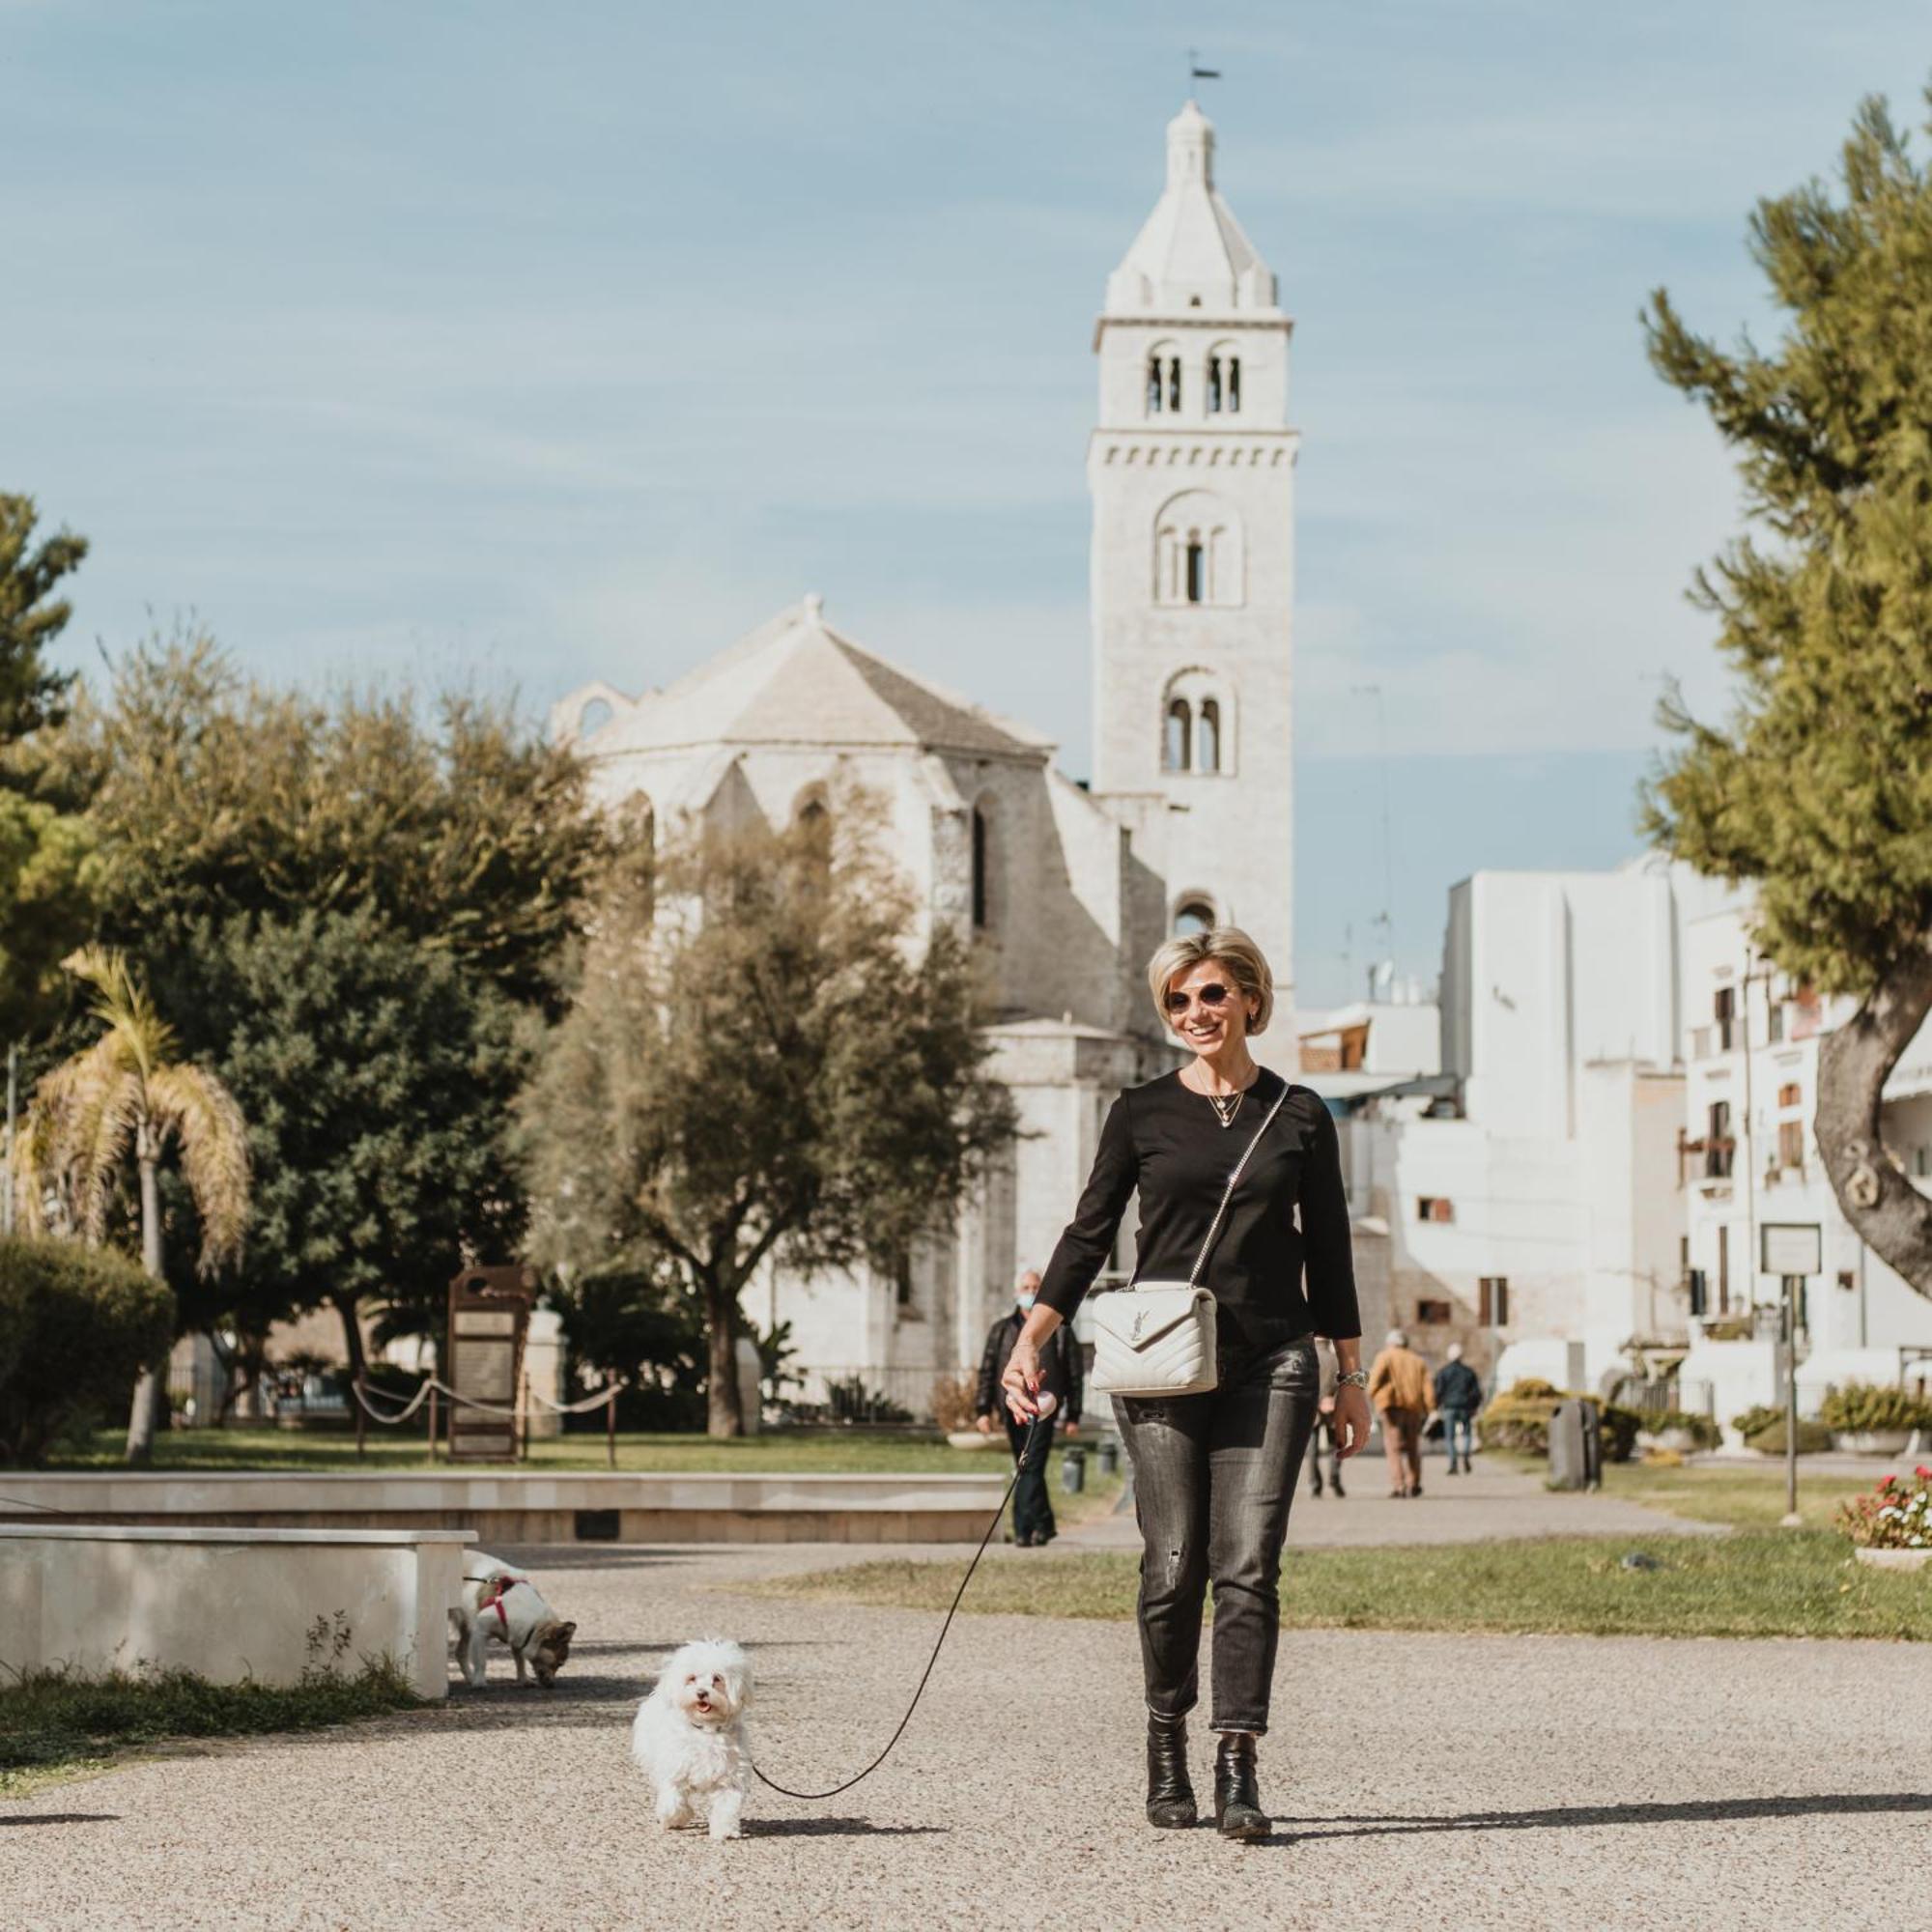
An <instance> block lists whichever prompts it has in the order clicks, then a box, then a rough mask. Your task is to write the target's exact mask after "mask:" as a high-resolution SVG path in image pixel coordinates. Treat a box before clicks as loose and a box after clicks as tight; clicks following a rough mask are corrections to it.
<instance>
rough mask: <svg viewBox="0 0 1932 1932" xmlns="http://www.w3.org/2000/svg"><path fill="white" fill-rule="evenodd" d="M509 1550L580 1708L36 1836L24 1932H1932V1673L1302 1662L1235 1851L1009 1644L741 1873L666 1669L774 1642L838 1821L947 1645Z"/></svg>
mask: <svg viewBox="0 0 1932 1932" xmlns="http://www.w3.org/2000/svg"><path fill="white" fill-rule="evenodd" d="M1425 1500H1426V1499H1425ZM1457 1506H1458V1505H1453V1504H1449V1503H1447V1502H1446V1501H1445V1503H1444V1507H1445V1508H1452V1507H1457ZM1353 1507H1356V1506H1355V1505H1353V1504H1352V1503H1351V1504H1350V1508H1353ZM1401 1507H1402V1506H1400V1505H1397V1504H1393V1503H1387V1502H1382V1501H1376V1502H1371V1501H1369V1500H1368V1499H1366V1498H1365V1499H1364V1500H1363V1502H1362V1503H1361V1504H1360V1505H1359V1508H1360V1509H1361V1511H1362V1513H1363V1514H1364V1516H1365V1517H1366V1516H1368V1515H1369V1514H1370V1512H1371V1511H1373V1512H1374V1513H1375V1514H1376V1515H1381V1514H1394V1513H1397V1512H1398V1511H1399V1510H1400V1508H1401ZM1418 1515H1419V1511H1418ZM504 1553H505V1554H507V1555H511V1556H513V1557H514V1558H516V1559H517V1560H519V1561H520V1562H522V1563H525V1564H526V1565H527V1566H528V1567H529V1568H530V1569H531V1570H532V1571H533V1572H534V1574H535V1575H536V1576H537V1577H540V1578H541V1579H542V1581H543V1582H544V1584H545V1586H546V1589H547V1591H548V1593H549V1595H550V1596H551V1598H552V1601H553V1602H554V1603H555V1604H556V1605H558V1606H559V1608H561V1609H562V1610H563V1611H564V1612H565V1613H566V1614H568V1615H571V1616H573V1617H576V1618H577V1619H578V1620H579V1621H580V1623H581V1625H582V1632H581V1636H580V1641H579V1643H578V1644H577V1646H576V1649H575V1651H574V1653H573V1656H572V1659H571V1662H570V1664H569V1666H568V1668H567V1670H566V1671H565V1674H564V1676H563V1678H562V1680H561V1686H560V1688H559V1690H557V1691H556V1692H555V1693H554V1694H552V1695H549V1696H546V1695H545V1694H544V1693H542V1692H540V1691H537V1690H519V1689H518V1688H517V1687H516V1685H515V1683H514V1681H513V1680H512V1679H511V1677H510V1675H509V1673H508V1670H507V1666H506V1665H505V1664H504V1663H503V1662H502V1661H501V1660H500V1658H499V1659H498V1660H497V1662H496V1663H495V1664H494V1665H493V1669H494V1672H495V1676H494V1680H493V1682H492V1684H491V1685H490V1687H489V1688H488V1689H487V1690H484V1691H483V1692H481V1693H466V1692H464V1691H462V1690H458V1691H457V1692H456V1693H455V1694H454V1695H453V1696H452V1698H451V1700H450V1703H449V1705H448V1707H447V1708H446V1709H442V1710H439V1711H435V1712H430V1713H425V1714H422V1715H420V1716H414V1717H411V1718H407V1719H394V1720H387V1721H384V1722H381V1723H374V1724H368V1725H358V1726H353V1727H350V1728H347V1729H345V1730H342V1731H339V1732H333V1733H328V1734H326V1735H322V1736H316V1737H309V1738H284V1739H266V1740H259V1741H253V1742H249V1743H245V1744H236V1745H223V1746H219V1747H212V1748H207V1749H201V1750H196V1751H191V1752H186V1753H184V1754H181V1755H179V1756H174V1757H170V1758H167V1759H158V1760H152V1761H148V1762H144V1763H137V1764H133V1765H129V1766H127V1767H124V1768H123V1769H121V1770H118V1771H115V1772H112V1773H110V1774H108V1775H107V1776H103V1777H100V1778H97V1779H93V1780H90V1781H87V1782H83V1783H78V1784H71V1785H68V1786H65V1787H62V1788H60V1789H56V1790H52V1791H48V1792H44V1793H43V1794H41V1795H40V1796H39V1797H37V1798H35V1799H32V1800H29V1801H26V1802H22V1803H16V1804H7V1803H4V1802H0V1899H4V1901H5V1918H6V1921H7V1923H8V1924H9V1925H17V1926H20V1927H22V1928H31V1932H68V1928H88V1932H95V1929H96V1928H99V1932H109V1928H112V1932H147V1929H148V1928H176V1927H194V1928H204V1927H205V1928H210V1932H215V1929H216V1928H248V1932H281V1928H303V1932H309V1929H310V1928H314V1929H315V1932H322V1929H323V1928H329V1932H334V1929H335V1928H344V1927H347V1928H352V1932H361V1928H365V1927H366V1928H382V1932H386V1928H418V1927H438V1928H441V1927H449V1928H452V1932H477V1928H479V1927H515V1928H516V1932H595V1928H604V1927H611V1928H616V1927H666V1928H678V1932H684V1929H685V1928H692V1929H693V1932H697V1928H703V1932H714V1928H716V1932H730V1928H737V1927H758V1928H791V1927H799V1928H806V1927H811V1928H826V1932H842V1928H848V1927H873V1926H877V1927H889V1928H895V1932H896V1928H901V1927H908V1926H914V1927H917V1928H919V1932H948V1928H952V1927H959V1928H972V1932H983V1928H985V1927H987V1926H999V1925H1004V1924H1014V1923H1017V1924H1020V1925H1031V1924H1034V1923H1036V1922H1037V1923H1038V1924H1039V1925H1041V1926H1043V1927H1051V1928H1055V1929H1056V1932H1059V1928H1065V1932H1087V1929H1088V1928H1094V1932H1100V1928H1106V1932H1116V1928H1122V1927H1135V1926H1161V1927H1167V1928H1185V1932H1195V1928H1215V1927H1230V1928H1233V1927H1240V1928H1242V1932H1254V1928H1257V1927H1271V1928H1273V1927H1280V1928H1298V1927H1319V1928H1321V1932H1353V1929H1354V1928H1358V1927H1359V1928H1384V1927H1386V1928H1390V1932H1414V1928H1417V1927H1435V1926H1449V1927H1456V1928H1470V1932H1486V1928H1497V1932H1504V1928H1507V1932H1522V1928H1524V1927H1535V1928H1537V1932H1546V1928H1547V1929H1548V1932H1567V1928H1571V1927H1577V1928H1582V1927H1590V1928H1597V1927H1601V1926H1605V1925H1612V1926H1615V1927H1617V1928H1619V1932H1644V1929H1645V1928H1653V1927H1656V1928H1664V1927H1670V1928H1676V1927H1684V1926H1694V1927H1697V1928H1699V1932H1724V1929H1725V1928H1755V1927H1760V1926H1761V1927H1767V1928H1770V1927H1777V1928H1780V1932H1784V1929H1785V1928H1789V1927H1792V1926H1803V1927H1804V1928H1806V1932H1833V1929H1834V1928H1837V1927H1848V1928H1849V1927H1854V1926H1857V1927H1860V1928H1863V1927H1867V1926H1870V1925H1872V1924H1874V1923H1879V1922H1883V1923H1885V1924H1887V1925H1890V1926H1900V1927H1903V1926H1905V1925H1907V1924H1908V1923H1917V1924H1923V1923H1925V1922H1926V1913H1927V1907H1926V1903H1925V1898H1924V1895H1923V1890H1922V1887H1920V1886H1919V1884H1918V1878H1917V1876H1916V1870H1915V1866H1914V1858H1915V1856H1916V1855H1915V1853H1914V1852H1913V1851H1912V1850H1911V1848H1912V1847H1916V1846H1917V1845H1918V1843H1919V1842H1920V1840H1921V1839H1922V1837H1923V1835H1924V1831H1925V1827H1926V1823H1927V1819H1928V1815H1932V1734H1928V1732H1927V1730H1926V1726H1925V1712H1926V1711H1927V1710H1928V1709H1932V1647H1907V1646H1893V1645H1880V1644H1835V1645H1834V1644H1826V1643H1809V1642H1782V1643H1717V1642H1709V1641H1697V1642H1682V1643H1671V1642H1665V1641H1655V1640H1648V1639H1644V1640H1638V1639H1610V1640H1591V1639H1583V1638H1557V1637H1548V1638H1501V1637H1475V1638H1471V1637H1449V1636H1410V1635H1400V1636H1397V1635H1378V1634H1365V1633H1356V1632H1341V1631H1321V1632H1309V1633H1292V1634H1289V1635H1288V1636H1287V1637H1286V1638H1285V1640H1284V1642H1283V1644H1282V1650H1281V1660H1280V1666H1279V1674H1278V1677H1277V1695H1276V1729H1275V1732H1274V1734H1273V1735H1272V1736H1271V1737H1270V1738H1269V1739H1268V1740H1267V1742H1266V1744H1265V1745H1264V1774H1265V1777H1264V1795H1265V1796H1266V1797H1268V1798H1269V1799H1270V1800H1271V1801H1272V1803H1273V1804H1274V1805H1275V1807H1276V1808H1277V1810H1278V1811H1279V1812H1280V1813H1281V1814H1282V1822H1281V1829H1280V1830H1279V1831H1278V1833H1276V1835H1275V1836H1274V1838H1272V1839H1271V1840H1269V1841H1267V1842H1265V1843H1264V1844H1261V1845H1257V1846H1252V1847H1235V1846H1228V1845H1223V1844H1221V1843H1219V1842H1218V1841H1217V1840H1216V1839H1215V1838H1214V1836H1213V1834H1212V1833H1211V1832H1208V1831H1206V1830H1203V1831H1198V1832H1193V1833H1155V1832H1152V1831H1151V1830H1150V1829H1149V1828H1148V1827H1147V1826H1146V1825H1145V1824H1143V1823H1142V1822H1141V1819H1140V1815H1139V1797H1140V1794H1139V1790H1138V1783H1137V1781H1138V1776H1139V1769H1140V1768H1139V1763H1138V1759H1139V1754H1140V1736H1139V1728H1140V1723H1141V1698H1140V1687H1139V1682H1138V1664H1137V1659H1136V1653H1135V1643H1134V1634H1133V1630H1132V1627H1131V1626H1130V1625H1127V1624H1118V1623H1075V1622H1063V1621H1057V1620H1052V1619H1045V1618H1041V1619H1027V1618H1013V1617H979V1616H969V1617H963V1618H961V1619H960V1621H959V1622H958V1623H957V1624H956V1625H955V1626H954V1629H953V1634H952V1638H951V1639H950V1640H949V1643H948V1647H947V1650H946V1652H945V1655H944V1656H943V1658H942V1659H941V1662H940V1664H939V1668H938V1669H937V1671H936V1672H935V1673H934V1676H933V1680H932V1685H931V1688H930V1690H928V1692H927V1701H926V1703H925V1704H924V1705H923V1707H922V1709H921V1711H920V1713H919V1715H918V1716H917V1717H916V1718H915V1719H914V1721H913V1724H912V1727H911V1728H910V1730H909V1731H908V1733H907V1735H906V1738H905V1740H904V1742H903V1743H902V1744H901V1746H900V1747H899V1750H898V1752H897V1754H896V1755H895V1757H894V1758H892V1759H891V1760H890V1761H889V1762H888V1763H887V1765H886V1766H885V1768H884V1769H883V1770H882V1771H880V1772H879V1773H877V1774H876V1775H875V1776H873V1777H872V1778H870V1779H869V1780H868V1781H867V1782H866V1783H865V1784H863V1785H861V1786H860V1787H859V1788H858V1789H857V1790H855V1791H852V1792H849V1793H847V1794H846V1795H845V1796H844V1797H842V1798H840V1799H838V1800H837V1801H835V1802H834V1803H832V1804H817V1805H811V1804H794V1803H792V1802H790V1801H788V1800H783V1799H779V1798H774V1797H772V1796H770V1795H769V1794H766V1793H763V1792H757V1793H755V1794H754V1796H753V1801H752V1804H751V1805H750V1822H751V1833H752V1835H750V1836H749V1837H747V1838H746V1839H745V1840H743V1841H742V1842H739V1843H735V1844H725V1845H713V1844H710V1843H709V1842H707V1841H705V1840H704V1839H702V1838H697V1837H693V1836H692V1835H690V1834H687V1833H679V1834H676V1835H674V1836H669V1837H667V1836H665V1835H663V1834H661V1833H658V1832H657V1831H656V1830H655V1829H654V1828H653V1826H652V1825H651V1823H650V1821H649V1817H648V1807H647V1803H646V1798H645V1794H644V1791H643V1788H642V1786H641V1782H640V1780H639V1777H638V1776H637V1774H636V1773H635V1772H634V1770H633V1769H632V1767H631V1765H630V1763H629V1760H628V1757H627V1755H626V1749H625V1746H626V1727H627V1724H628V1721H629V1719H630V1716H631V1712H632V1709H633V1707H634V1704H635V1700H636V1698H637V1697H638V1695H639V1692H640V1691H641V1690H642V1689H643V1688H644V1687H645V1685H646V1683H647V1681H648V1674H649V1672H650V1671H651V1670H652V1669H653V1668H654V1667H655V1665H656V1664H657V1663H658V1662H659V1661H660V1660H661V1658H662V1656H663V1654H664V1651H665V1649H666V1648H667V1647H668V1646H669V1645H670V1644H672V1643H673V1642H675V1641H677V1640H679V1639H681V1638H683V1637H685V1636H687V1635H690V1634H700V1633H706V1632H717V1631H723V1632H728V1633H730V1634H735V1635H738V1636H740V1637H742V1638H744V1639H745V1640H746V1641H748V1642H750V1643H752V1644H753V1646H754V1647H755V1655H756V1659H757V1662H758V1667H759V1670H760V1672H761V1683H760V1690H759V1696H758V1707H757V1712H756V1717H757V1731H756V1739H755V1742H756V1747H757V1749H758V1753H759V1756H760V1758H761V1759H762V1760H763V1761H764V1763H765V1764H766V1765H767V1767H768V1768H769V1769H770V1770H771V1771H772V1773H773V1774H774V1775H775V1776H779V1777H781V1778H783V1779H784V1781H786V1782H787V1783H798V1784H810V1783H813V1782H822V1783H825V1784H831V1783H834V1782H836V1781H838V1779H839V1778H841V1777H843V1776H847V1775H848V1774H849V1773H850V1772H851V1771H853V1770H855V1769H857V1768H858V1766H859V1765H861V1764H863V1763H864V1762H865V1761H866V1759H867V1758H868V1757H869V1756H870V1755H871V1754H872V1753H873V1752H874V1751H875V1750H876V1748H877V1747H878V1746H879V1745H880V1744H881V1743H882V1742H883V1741H884V1739H885V1737H886V1736H887V1735H888V1734H889V1733H890V1732H891V1730H892V1727H893V1725H894V1724H895V1723H896V1721H897V1720H898V1716H899V1713H900V1711H901V1709H902V1708H903V1704H904V1699H905V1698H906V1696H907V1695H908V1694H909V1692H910V1690H911V1688H912V1685H913V1683H914V1681H915V1680H916V1678H917V1676H918V1673H919V1670H920V1667H921V1664H922V1662H923V1658H924V1655H925V1652H926V1649H927V1647H928V1646H929V1644H930V1641H931V1638H932V1635H933V1634H934V1629H935V1619H934V1618H932V1617H931V1616H929V1615H924V1614H914V1613H910V1612H904V1611H891V1610H871V1609H862V1608H856V1607H852V1606H847V1605H823V1604H814V1603H804V1602H798V1601H790V1600H784V1599H780V1598H772V1597H753V1596H747V1595H744V1594H743V1593H742V1586H743V1585H744V1584H745V1583H747V1582H749V1581H751V1580H753V1579H755V1578H757V1577H764V1576H769V1575H771V1574H773V1573H775V1572H777V1571H781V1570H784V1569H787V1568H794V1567H810V1566H815V1565H821V1564H823V1563H826V1562H828V1561H832V1560H835V1558H837V1557H839V1556H848V1557H849V1556H850V1555H851V1554H852V1551H851V1550H850V1549H849V1548H847V1549H840V1550H833V1549H830V1548H811V1547H806V1546H793V1547H789V1548H786V1547H781V1546H766V1547H763V1548H681V1549H680V1548H608V1549H597V1550H591V1549H585V1548H582V1547H581V1546H579V1547H572V1548H566V1549H556V1550H511V1551H505V1552H504ZM927 1553H932V1554H934V1555H935V1556H936V1557H938V1558H941V1559H943V1560H946V1561H949V1562H957V1561H958V1560H959V1552H958V1551H957V1550H952V1551H941V1552H927Z"/></svg>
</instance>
